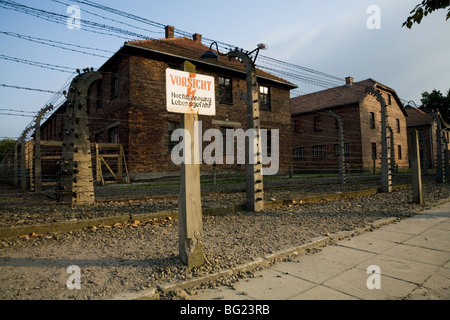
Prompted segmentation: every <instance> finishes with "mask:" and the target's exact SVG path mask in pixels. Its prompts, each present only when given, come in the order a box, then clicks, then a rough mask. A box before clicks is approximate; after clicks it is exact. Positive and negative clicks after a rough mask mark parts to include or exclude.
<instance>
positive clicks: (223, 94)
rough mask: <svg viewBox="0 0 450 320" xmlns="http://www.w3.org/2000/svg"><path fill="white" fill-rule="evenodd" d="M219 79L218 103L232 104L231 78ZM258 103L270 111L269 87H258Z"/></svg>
mask: <svg viewBox="0 0 450 320" xmlns="http://www.w3.org/2000/svg"><path fill="white" fill-rule="evenodd" d="M218 78H219V103H223V104H233V86H232V80H231V78H226V77H218ZM102 87H103V85H102V80H99V81H98V82H97V92H96V94H97V97H103V89H102ZM110 92H111V96H110V98H111V99H114V98H115V97H116V96H117V95H118V92H119V72H118V69H117V68H116V69H114V70H113V71H112V73H111V90H110ZM259 101H260V110H266V111H270V110H271V108H272V107H271V103H270V90H269V87H265V86H259ZM101 107H102V99H96V108H97V109H99V108H101Z"/></svg>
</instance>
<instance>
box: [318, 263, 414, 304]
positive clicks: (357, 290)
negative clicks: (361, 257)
mask: <svg viewBox="0 0 450 320" xmlns="http://www.w3.org/2000/svg"><path fill="white" fill-rule="evenodd" d="M381 271H383V270H381ZM370 276H371V275H370V274H368V273H367V270H363V269H359V268H352V269H350V270H347V271H345V272H343V273H341V274H339V275H338V276H336V277H334V278H333V279H330V280H328V281H326V282H325V283H324V284H323V285H324V286H326V287H328V288H331V289H334V290H337V291H339V292H343V293H345V294H347V295H350V296H352V297H356V298H359V299H364V300H393V299H401V298H403V297H405V296H407V295H408V294H409V293H410V292H411V291H412V290H414V288H416V285H415V284H413V283H410V282H407V281H402V280H398V279H394V278H391V277H383V276H381V289H379V290H378V289H373V290H371V289H369V288H368V287H367V280H368V279H369V277H370Z"/></svg>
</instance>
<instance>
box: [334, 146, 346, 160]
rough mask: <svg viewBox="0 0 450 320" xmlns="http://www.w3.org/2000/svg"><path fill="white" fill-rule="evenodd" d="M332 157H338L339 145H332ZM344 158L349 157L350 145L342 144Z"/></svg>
mask: <svg viewBox="0 0 450 320" xmlns="http://www.w3.org/2000/svg"><path fill="white" fill-rule="evenodd" d="M334 155H335V156H339V144H335V145H334ZM344 156H346V157H348V156H350V144H349V143H344Z"/></svg>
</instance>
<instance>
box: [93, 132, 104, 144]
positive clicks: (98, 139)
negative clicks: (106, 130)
mask: <svg viewBox="0 0 450 320" xmlns="http://www.w3.org/2000/svg"><path fill="white" fill-rule="evenodd" d="M94 139H95V142H96V143H101V142H103V131H99V132H96V133H95V135H94Z"/></svg>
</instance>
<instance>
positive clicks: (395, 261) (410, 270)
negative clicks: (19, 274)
mask: <svg viewBox="0 0 450 320" xmlns="http://www.w3.org/2000/svg"><path fill="white" fill-rule="evenodd" d="M369 266H378V267H379V268H380V269H381V276H382V278H383V279H384V278H386V276H389V277H393V278H396V279H399V280H403V281H407V282H411V283H414V284H421V283H423V282H424V281H425V280H426V279H428V278H429V277H430V276H431V275H432V274H433V273H435V272H436V270H437V269H438V268H439V267H438V266H435V265H431V264H426V263H421V262H416V261H412V260H407V259H403V258H399V257H392V256H388V255H384V254H381V255H377V256H376V257H374V258H373V259H370V260H368V261H365V262H363V263H361V264H360V265H358V266H357V267H356V268H358V269H361V270H363V271H365V270H367V268H368V267H369Z"/></svg>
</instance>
